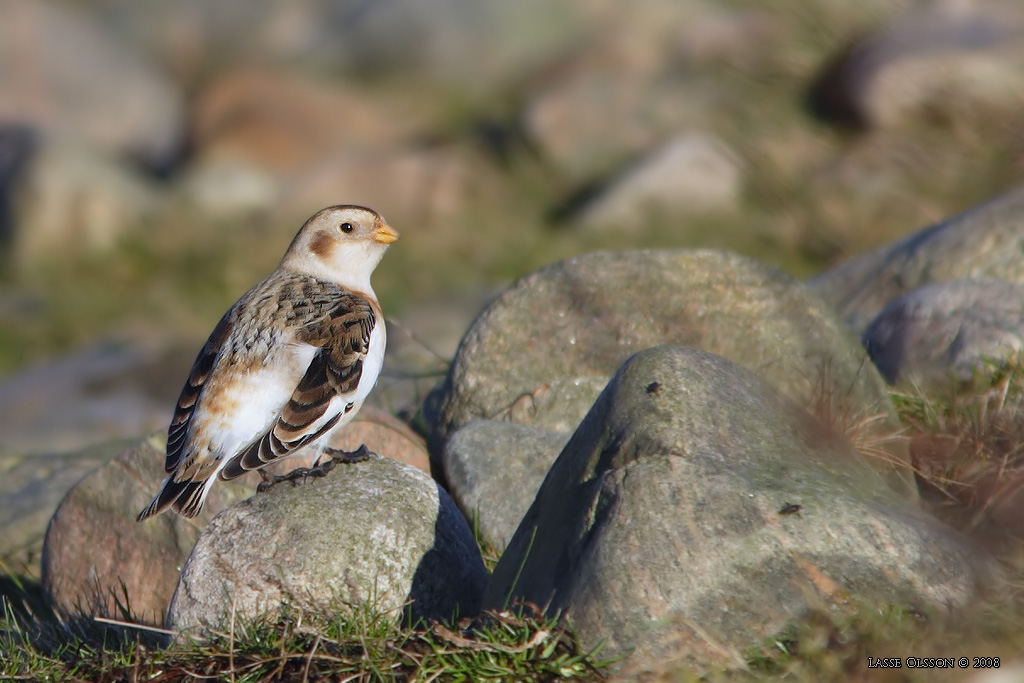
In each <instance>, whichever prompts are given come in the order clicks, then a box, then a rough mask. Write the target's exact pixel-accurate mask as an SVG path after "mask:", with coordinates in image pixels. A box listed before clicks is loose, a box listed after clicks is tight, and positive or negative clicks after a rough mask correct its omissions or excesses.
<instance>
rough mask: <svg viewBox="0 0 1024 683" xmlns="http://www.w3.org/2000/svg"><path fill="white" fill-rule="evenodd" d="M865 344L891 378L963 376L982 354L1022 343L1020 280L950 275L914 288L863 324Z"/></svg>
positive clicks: (989, 356)
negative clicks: (936, 281)
mask: <svg viewBox="0 0 1024 683" xmlns="http://www.w3.org/2000/svg"><path fill="white" fill-rule="evenodd" d="M864 346H866V347H867V350H868V353H869V354H870V355H871V359H872V360H873V361H874V362H875V365H876V366H877V367H878V369H879V370H880V371H881V372H882V374H883V375H884V376H885V378H886V379H887V380H889V381H890V382H898V381H904V380H906V381H912V382H914V383H915V384H916V385H918V386H921V387H934V386H944V385H948V383H949V382H950V381H958V382H967V381H969V380H970V379H971V378H972V376H973V375H974V373H975V371H976V370H978V369H980V368H981V366H982V365H983V363H985V362H986V360H993V361H998V360H999V359H1000V358H1004V357H1006V356H1008V355H1010V354H1012V353H1014V352H1016V351H1018V350H1019V349H1021V348H1022V347H1024V283H1016V282H996V281H993V280H986V281H980V280H950V281H948V282H940V283H936V284H934V285H928V286H927V287H922V288H921V289H916V290H914V291H913V292H910V293H909V294H906V295H904V296H901V297H900V298H898V299H896V300H895V301H893V302H892V303H891V304H889V305H888V306H886V307H885V310H883V311H882V312H881V313H880V314H879V315H878V317H877V318H875V319H874V320H873V321H872V322H871V324H870V325H868V329H867V330H866V331H865V332H864Z"/></svg>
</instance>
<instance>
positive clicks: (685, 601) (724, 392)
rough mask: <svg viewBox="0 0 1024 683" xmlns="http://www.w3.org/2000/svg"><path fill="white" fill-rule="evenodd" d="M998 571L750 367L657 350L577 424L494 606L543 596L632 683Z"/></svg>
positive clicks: (967, 585)
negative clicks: (805, 621) (789, 630)
mask: <svg viewBox="0 0 1024 683" xmlns="http://www.w3.org/2000/svg"><path fill="white" fill-rule="evenodd" d="M652 387H653V388H652ZM794 506H795V510H794V509H793V507H794ZM994 572H995V562H994V561H992V560H990V559H988V558H987V556H985V555H982V554H980V553H979V551H978V550H977V549H975V548H972V547H969V546H968V545H967V544H966V542H964V541H962V540H960V539H959V538H958V537H956V535H955V534H954V533H953V532H952V531H951V530H949V529H946V528H945V527H943V526H942V525H941V524H939V523H938V522H937V521H935V520H932V519H930V518H928V517H927V516H926V515H924V514H923V513H921V512H920V511H918V510H917V509H916V507H915V506H914V505H913V504H912V502H911V501H909V500H908V499H907V498H906V497H905V493H897V492H896V491H894V490H893V489H891V488H889V487H888V486H887V485H886V483H885V481H884V480H883V479H882V478H881V477H879V476H877V474H876V472H875V470H874V468H873V467H872V466H871V465H870V464H869V463H868V462H866V461H865V459H864V457H863V456H862V455H860V454H858V453H856V452H855V451H853V449H851V448H850V446H849V445H848V444H847V443H846V442H844V441H843V440H842V439H840V438H836V437H835V436H834V435H831V434H829V433H827V432H824V431H823V430H822V429H821V427H820V425H819V424H818V423H817V422H816V421H815V420H813V419H811V417H810V416H809V415H808V414H807V413H805V412H804V411H802V410H800V409H799V408H798V407H797V406H795V405H793V404H792V403H791V402H790V401H788V400H787V399H785V398H784V397H783V396H781V395H780V394H779V393H778V392H777V391H775V390H774V389H772V388H770V387H769V386H767V385H766V384H764V383H763V382H762V381H760V380H759V379H758V378H757V377H755V376H754V375H753V374H752V373H750V372H749V371H747V370H745V369H744V368H741V367H740V366H737V365H735V364H734V363H731V362H729V361H727V360H725V359H723V358H720V357H718V356H714V355H711V354H709V353H706V352H703V351H699V350H696V349H692V348H684V347H658V348H653V349H648V350H646V351H642V352H641V353H639V354H637V355H635V356H633V357H632V358H631V359H630V360H628V361H627V362H626V363H625V364H624V365H623V366H622V367H621V368H620V369H619V371H618V372H617V373H616V375H615V376H614V378H613V379H612V381H611V382H610V383H609V385H608V387H607V388H606V389H605V391H604V392H602V394H601V396H600V397H599V398H598V400H597V402H596V403H595V404H594V407H593V408H592V409H591V411H590V412H589V413H588V414H587V416H586V418H585V419H584V420H583V422H582V423H581V424H580V426H579V428H578V429H577V430H576V432H575V434H573V436H572V439H571V440H570V441H569V443H568V444H567V445H566V447H565V450H563V451H562V453H561V455H560V456H559V457H558V459H557V461H556V462H555V464H554V465H553V467H552V469H551V471H550V472H549V474H548V476H547V478H546V479H545V480H544V483H543V485H542V486H541V489H540V492H539V493H538V495H537V498H536V500H535V501H534V503H533V505H531V507H530V509H529V511H528V512H527V513H526V516H525V517H524V519H523V521H522V523H521V524H520V526H519V528H518V529H517V530H516V533H515V536H514V537H513V539H512V542H511V544H510V545H509V547H508V549H507V550H506V551H505V553H504V554H503V555H502V557H501V560H500V561H499V563H498V565H497V567H496V569H495V571H494V575H493V579H492V582H491V584H490V586H489V588H488V590H487V596H486V598H485V606H486V607H488V608H492V609H501V608H504V607H505V606H506V605H508V604H509V602H510V601H513V602H514V601H518V600H522V601H528V602H532V603H533V604H535V605H544V606H545V609H546V611H547V612H548V613H549V614H561V615H563V616H564V617H566V618H567V619H568V621H569V622H570V624H571V627H572V629H573V632H574V633H575V634H576V635H577V637H578V638H579V639H580V642H581V644H582V646H583V647H584V648H591V647H595V646H596V645H597V644H598V643H602V644H603V645H602V649H601V653H602V656H604V657H616V656H620V655H629V658H628V659H626V660H625V661H624V662H623V663H621V664H619V666H625V667H626V668H625V671H624V672H623V675H624V676H625V677H628V678H632V677H634V676H639V674H641V673H642V672H644V671H651V670H654V671H658V670H664V668H663V667H664V665H665V664H666V663H669V662H671V663H673V664H678V665H684V666H686V667H688V668H691V669H692V670H695V671H697V672H700V671H705V670H708V669H710V668H712V667H714V668H719V667H722V666H725V667H729V668H746V662H745V660H744V659H743V658H742V657H741V656H740V654H739V653H740V652H741V651H742V650H743V649H744V648H747V647H749V646H751V645H755V644H757V643H759V642H760V641H762V639H764V638H766V637H768V636H770V635H772V634H775V633H777V632H779V631H780V630H781V629H782V628H783V627H784V626H785V625H786V624H787V623H788V622H790V621H791V620H795V619H798V618H799V617H800V616H802V615H803V614H806V613H808V612H810V611H812V610H813V609H819V608H820V606H821V605H822V604H825V605H847V604H849V603H851V602H853V603H855V604H857V605H876V604H878V605H883V604H891V603H893V602H896V603H900V604H906V603H909V604H912V605H920V606H921V607H927V608H929V609H936V610H941V611H945V610H956V609H959V608H965V607H967V606H968V605H969V604H970V603H971V602H972V601H974V600H976V599H977V597H978V595H979V593H980V590H981V588H982V585H983V582H984V581H985V580H986V579H988V578H989V575H990V574H993V573H994Z"/></svg>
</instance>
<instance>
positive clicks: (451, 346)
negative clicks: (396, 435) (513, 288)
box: [367, 289, 495, 417]
mask: <svg viewBox="0 0 1024 683" xmlns="http://www.w3.org/2000/svg"><path fill="white" fill-rule="evenodd" d="M494 295H495V292H492V291H490V290H489V289H485V290H483V291H480V290H474V291H472V292H465V293H459V294H451V295H446V296H441V297H437V298H434V299H431V300H429V301H422V302H417V303H416V305H415V306H410V307H409V308H407V309H404V310H402V311H401V312H400V313H399V314H398V316H395V315H388V321H387V322H388V348H387V352H386V353H385V354H384V368H383V369H382V370H381V374H380V378H379V379H378V381H377V388H376V389H374V391H373V393H372V394H370V397H369V399H367V400H368V401H370V402H373V403H374V404H375V405H378V406H380V407H382V408H384V409H385V410H387V411H388V412H390V413H392V414H394V415H403V416H410V417H411V416H412V415H414V414H415V413H416V412H417V410H418V409H419V407H420V405H421V404H422V403H423V400H424V398H425V397H426V395H427V393H428V392H430V391H431V390H432V389H434V388H435V387H436V386H437V385H438V384H440V383H441V382H442V381H443V380H444V376H445V374H446V373H447V372H448V366H449V365H450V364H451V361H452V358H453V357H454V356H455V351H456V349H458V347H459V341H460V340H461V339H462V334H463V332H465V330H466V329H467V328H468V327H469V325H470V323H472V322H473V318H475V317H476V315H477V314H478V313H479V312H480V309H481V308H483V306H484V304H485V302H487V301H488V300H490V299H491V298H493V296H494Z"/></svg>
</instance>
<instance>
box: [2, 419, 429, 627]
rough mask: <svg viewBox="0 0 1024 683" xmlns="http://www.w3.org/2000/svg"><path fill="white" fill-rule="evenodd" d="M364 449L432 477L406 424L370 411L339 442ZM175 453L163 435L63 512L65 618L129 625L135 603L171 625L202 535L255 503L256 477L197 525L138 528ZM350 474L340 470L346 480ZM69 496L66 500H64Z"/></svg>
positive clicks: (59, 549)
mask: <svg viewBox="0 0 1024 683" xmlns="http://www.w3.org/2000/svg"><path fill="white" fill-rule="evenodd" d="M362 444H366V446H367V447H368V448H369V449H370V450H372V451H374V452H375V453H378V454H380V455H383V456H387V457H389V458H392V459H394V460H395V461H396V462H400V463H403V464H404V465H410V466H412V467H417V468H419V469H420V470H422V471H428V472H429V462H428V459H427V456H426V449H425V447H424V445H423V440H422V439H420V438H419V437H417V436H416V435H414V434H413V433H412V432H411V431H410V430H409V429H408V427H406V426H405V425H403V424H402V423H401V422H400V421H398V420H396V419H395V418H393V417H391V416H390V415H386V414H382V413H381V412H380V411H378V410H377V409H375V408H372V407H365V408H364V409H363V410H361V411H360V412H359V414H358V415H357V416H356V418H355V419H354V420H353V421H352V422H351V423H350V424H349V425H348V426H347V427H346V428H345V429H343V430H341V432H340V433H338V434H337V435H336V436H335V437H334V438H333V439H332V440H331V442H330V445H331V446H333V447H334V448H342V449H345V450H355V449H356V448H358V447H359V446H360V445H362ZM165 447H166V437H165V436H164V435H163V434H160V435H158V436H154V437H150V438H149V439H147V440H145V441H142V442H141V443H139V444H137V445H135V446H133V447H132V448H130V449H128V450H126V451H124V452H123V453H121V454H120V455H119V456H118V457H117V458H115V459H114V460H113V461H112V462H110V463H108V464H106V465H104V466H102V467H100V468H98V469H96V470H94V471H92V472H91V473H90V474H89V475H88V476H87V477H86V478H85V479H83V480H82V481H81V483H79V484H77V485H76V486H74V488H72V489H71V491H70V492H68V493H67V496H66V497H65V498H64V500H63V501H62V502H61V503H60V507H59V508H58V510H57V512H56V514H54V516H53V519H52V520H51V521H50V524H49V528H47V530H46V541H45V549H44V553H43V567H42V575H43V583H44V587H45V588H46V590H47V592H48V594H49V596H50V598H51V600H52V601H53V604H54V605H55V606H56V607H57V608H58V609H59V610H60V611H61V612H62V613H65V614H74V613H76V612H77V610H78V608H79V607H81V608H82V609H84V610H85V613H87V614H103V615H112V616H118V617H120V616H123V615H122V614H120V613H119V611H118V607H117V601H118V600H121V602H122V604H123V603H124V601H125V600H126V599H127V600H128V602H129V605H128V606H129V607H131V610H132V613H133V615H134V616H136V617H138V618H140V619H144V620H145V621H146V622H147V623H151V624H160V623H163V619H164V613H165V611H166V609H167V605H168V603H169V601H170V599H171V596H172V594H173V593H174V588H175V586H176V585H177V583H178V574H179V572H180V571H181V567H182V565H183V564H184V562H185V559H186V558H187V557H188V555H189V553H190V552H191V550H192V547H193V545H194V544H195V542H196V539H197V538H199V535H200V533H202V531H203V529H204V528H205V527H206V525H207V524H209V522H210V520H212V519H213V518H214V516H216V514H217V513H218V512H220V511H221V510H224V509H226V508H229V507H231V506H232V505H234V504H235V503H238V502H239V501H241V500H243V499H245V498H248V497H250V496H251V495H252V494H253V491H254V490H255V488H256V485H257V484H258V483H259V482H260V477H259V475H258V473H255V472H253V473H249V474H247V475H245V476H244V477H240V478H239V479H235V480H232V481H228V482H217V483H216V484H215V485H214V487H213V488H212V489H211V490H210V494H209V497H208V498H207V502H206V505H205V506H204V508H203V511H202V512H201V513H200V514H199V516H197V517H196V518H194V519H187V518H185V517H181V516H180V515H177V514H175V513H173V512H166V513H164V514H161V515H159V516H158V517H156V518H154V519H151V520H147V521H146V522H143V523H141V524H140V523H137V522H136V521H135V517H136V515H137V514H138V513H139V511H140V510H142V508H144V507H145V506H146V504H147V503H149V501H150V500H151V499H152V497H153V496H154V495H155V494H156V492H157V491H158V490H159V489H160V486H161V484H162V483H163V480H164V478H165V477H166V476H167V473H166V472H165V471H164V467H163V465H164V459H165ZM316 457H317V451H316V449H315V448H314V447H308V448H305V449H303V450H302V451H300V452H299V453H297V454H295V455H293V456H290V457H288V458H285V459H284V460H282V461H280V462H278V463H275V464H273V465H271V466H268V467H267V468H266V469H267V471H268V472H269V473H271V474H283V473H285V472H289V471H291V470H292V469H295V468H297V467H308V466H309V465H312V464H313V462H314V461H315V460H316ZM36 462H37V463H38V464H37V467H42V466H45V465H47V464H48V461H47V460H46V459H41V458H40V459H37V460H36ZM346 468H347V466H346V465H339V466H338V469H339V471H344V470H345V469H346ZM26 469H28V468H26ZM29 471H31V470H29ZM342 476H344V475H342ZM278 487H281V488H284V487H287V488H291V485H290V484H288V483H284V484H280V485H278ZM278 487H274V488H278ZM57 489H58V487H57V486H56V482H54V483H48V484H47V491H49V492H50V494H53V493H56V492H57ZM65 490H66V489H65ZM60 493H61V495H63V491H61V492H60ZM23 497H24V496H23ZM42 502H43V501H39V503H37V504H41V503H42ZM310 519H311V520H314V519H317V517H316V516H314V517H310ZM30 521H31V520H22V521H21V522H20V523H19V524H20V525H21V527H22V528H23V531H22V535H25V534H27V533H30V532H33V531H36V529H38V533H39V534H40V535H41V533H42V528H43V527H42V526H39V527H38V528H37V527H31V528H30V527H29V525H28V524H29V523H30ZM43 524H44V525H45V520H43ZM257 536H258V535H257ZM122 583H123V584H124V592H123V591H122V588H121V584H122ZM125 592H126V593H127V595H125Z"/></svg>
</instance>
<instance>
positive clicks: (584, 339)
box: [431, 250, 892, 455]
mask: <svg viewBox="0 0 1024 683" xmlns="http://www.w3.org/2000/svg"><path fill="white" fill-rule="evenodd" d="M665 343H674V344H687V345H691V346H696V347H699V348H703V349H706V350H708V351H711V352H714V353H717V354H720V355H723V356H725V357H727V358H730V359H732V360H735V361H736V362H738V363H741V364H743V365H745V366H746V367H749V368H751V369H753V370H754V371H755V372H756V373H757V374H758V375H759V376H760V377H761V378H762V379H764V380H765V381H767V382H769V383H770V384H772V385H774V386H775V387H776V388H778V389H779V390H781V391H782V392H783V393H784V394H786V395H788V396H790V397H791V398H793V399H795V400H796V401H797V402H798V403H801V404H803V405H814V404H820V403H822V402H823V400H824V399H823V396H828V397H831V399H832V400H833V401H841V402H844V403H845V404H846V405H845V408H844V410H846V411H848V412H851V413H857V412H859V411H867V412H868V413H870V414H875V413H878V412H883V413H890V412H891V410H892V408H891V406H890V404H889V399H888V395H887V390H886V387H885V383H884V381H883V380H882V379H881V377H880V376H879V375H878V373H877V371H876V370H875V369H874V368H873V367H871V365H870V364H865V362H864V360H865V358H864V351H863V349H862V348H861V346H860V344H859V343H857V340H856V339H854V338H852V337H851V336H850V335H849V333H848V332H847V331H846V330H845V329H844V328H843V326H842V324H841V323H840V322H839V321H838V320H836V319H835V318H834V316H833V313H832V312H831V309H829V308H828V306H826V305H825V304H824V303H823V302H822V301H820V300H819V299H818V297H816V296H815V295H814V294H813V293H812V292H810V291H809V290H807V289H805V288H804V287H803V286H801V285H800V284H799V283H797V282H796V281H795V280H793V279H792V278H790V277H789V276H788V275H785V274H784V273H781V272H780V271H777V270H775V269H773V268H770V267H768V266H765V265H763V264H760V263H757V262H756V261H752V260H749V259H746V258H743V257H741V256H737V255H735V254H731V253H728V252H717V251H707V250H693V251H687V250H679V251H672V250H661V251H654V250H650V251H643V250H638V251H623V252H598V253H593V254H587V255H584V256H579V257H575V258H571V259H568V260H566V261H562V262H560V263H556V264H554V265H552V266H548V267H547V268H544V269H542V270H539V271H537V272H535V273H532V274H530V275H527V276H525V277H523V278H521V279H520V280H519V281H518V282H516V283H515V284H514V285H513V286H512V287H511V288H510V289H508V290H507V291H506V292H505V293H504V294H502V295H501V296H500V297H498V298H497V299H495V300H494V301H493V302H492V303H491V304H490V305H489V306H488V307H487V308H486V309H484V311H483V312H482V313H481V314H480V315H479V316H478V317H477V319H476V321H475V322H474V323H473V325H472V327H470V329H469V330H468V331H467V332H466V335H465V336H464V337H463V340H462V343H461V344H460V345H459V350H458V352H457V354H456V356H455V359H454V361H453V362H452V365H451V368H450V370H449V373H448V376H447V378H446V379H445V385H444V388H443V391H442V396H441V405H440V407H439V412H438V414H437V416H436V420H437V422H436V424H435V425H434V433H433V440H432V446H431V450H432V453H434V454H435V455H437V454H440V452H441V447H442V446H443V443H444V441H445V440H446V439H447V438H448V437H449V436H450V435H451V434H453V433H454V432H455V430H457V429H459V428H460V427H462V426H464V425H466V424H468V423H469V422H471V421H473V420H476V419H507V420H510V421H512V422H516V423H520V424H527V425H531V426H533V427H537V428H540V429H547V430H552V431H558V432H564V433H570V432H572V431H573V430H574V429H575V428H576V426H577V425H578V424H579V421H580V420H581V419H582V418H583V416H584V415H585V414H586V413H587V411H588V410H590V406H591V405H592V404H593V402H594V400H595V399H596V398H597V396H598V394H599V393H600V392H601V390H602V389H603V388H604V386H605V384H606V383H607V382H608V379H609V378H610V377H611V375H612V374H613V373H614V372H615V370H616V368H617V367H618V366H619V365H620V364H621V363H622V362H623V361H624V360H625V359H626V358H628V357H629V356H631V355H632V354H634V353H636V352H637V351H640V350H642V349H645V348H648V347H651V346H656V345H659V344H665ZM823 386H824V387H825V388H826V389H827V391H826V392H825V393H824V394H823V393H822V387H823ZM825 402H828V401H827V400H826V401H825ZM836 407H837V406H835V405H833V408H836Z"/></svg>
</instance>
